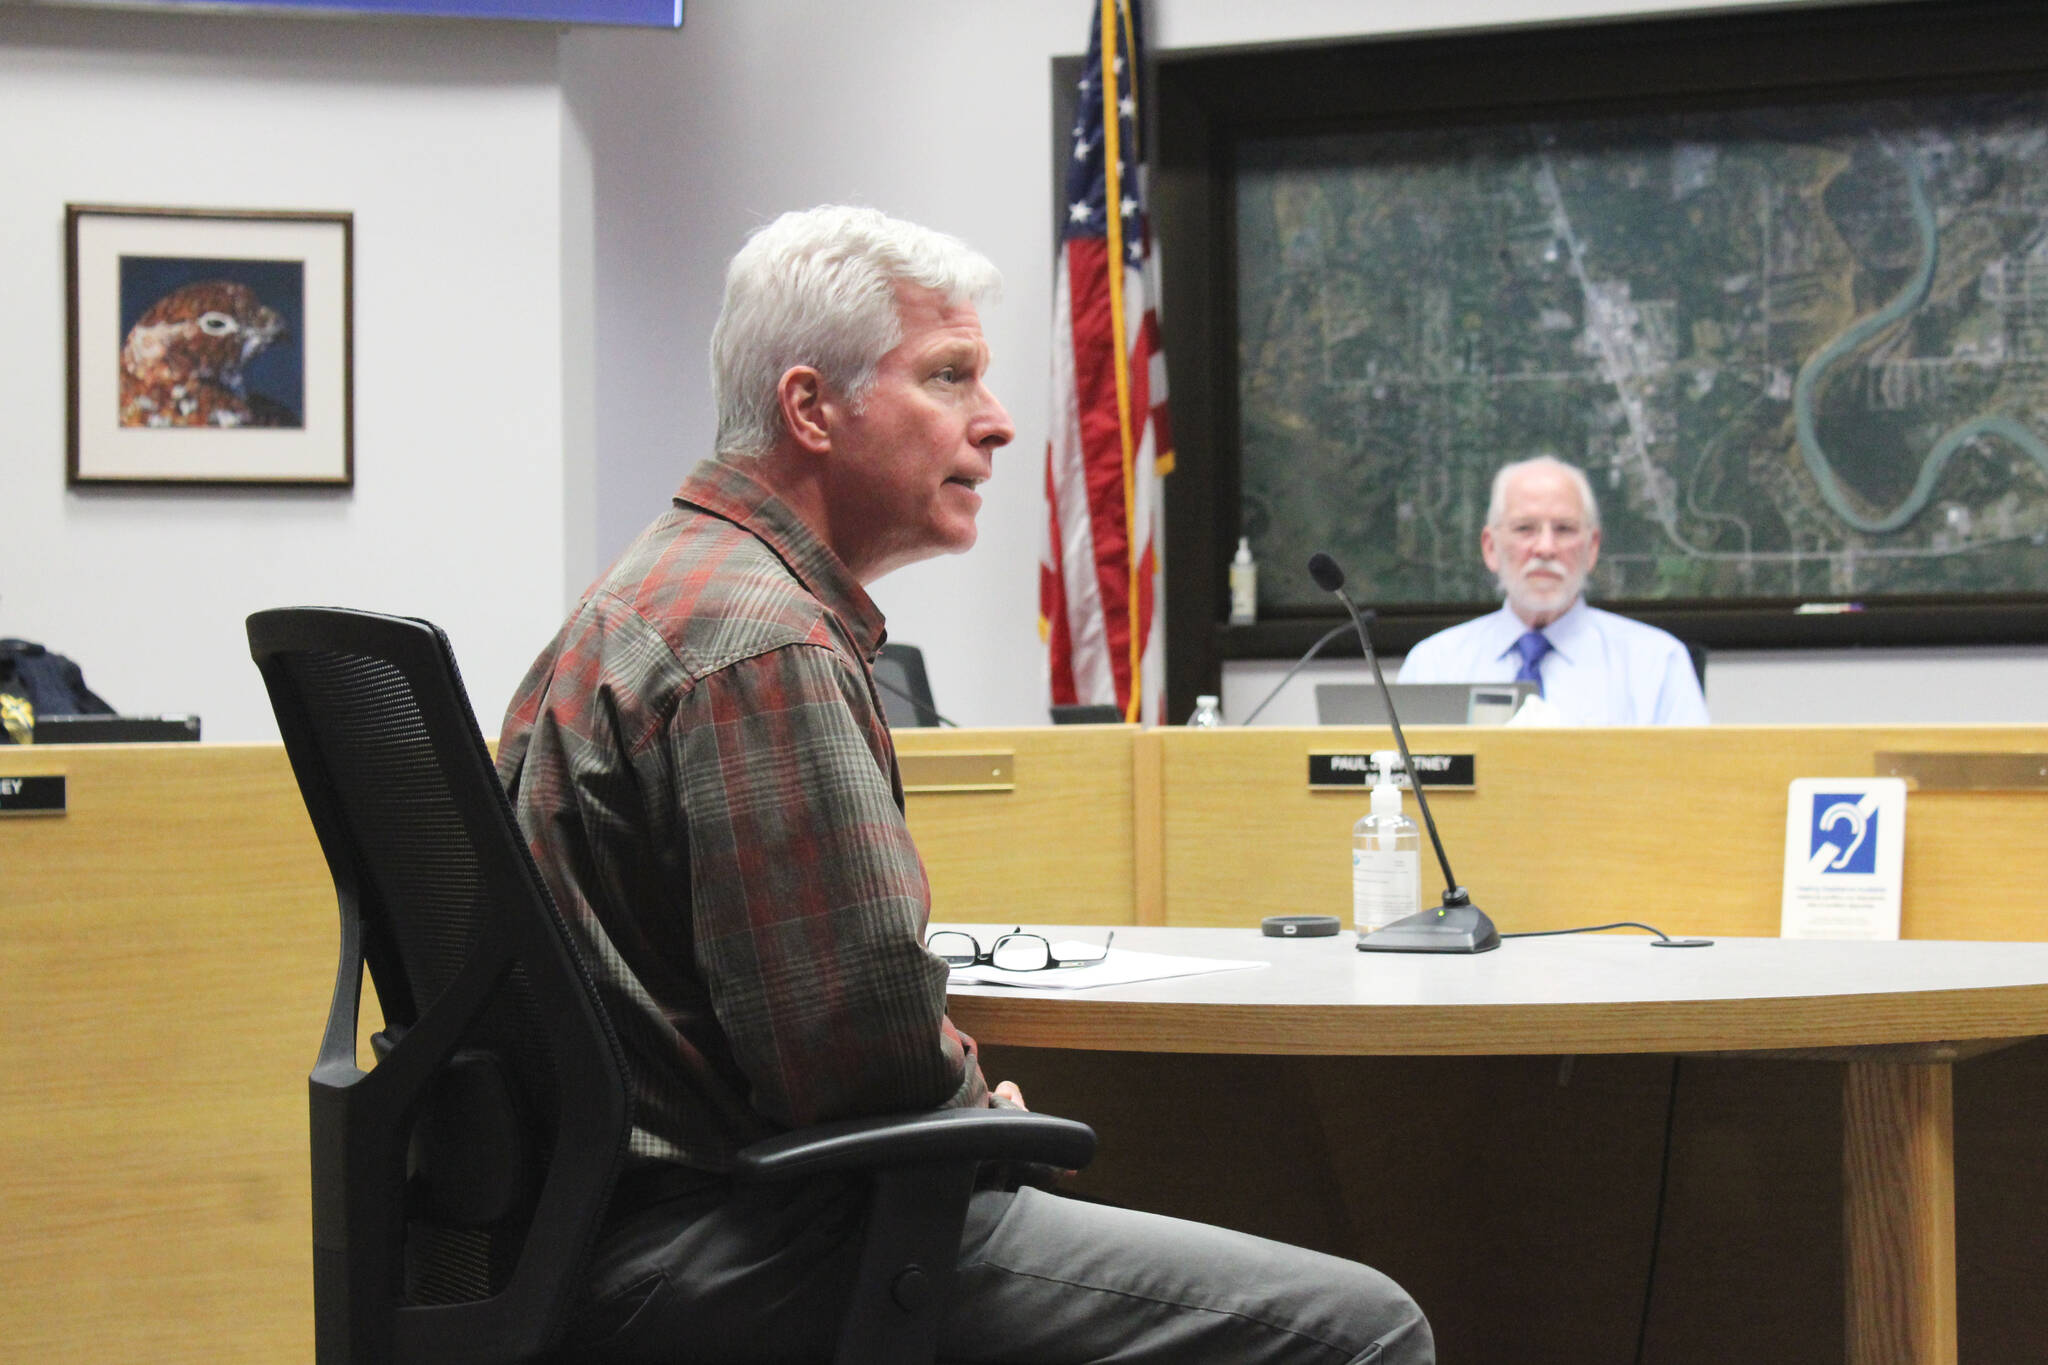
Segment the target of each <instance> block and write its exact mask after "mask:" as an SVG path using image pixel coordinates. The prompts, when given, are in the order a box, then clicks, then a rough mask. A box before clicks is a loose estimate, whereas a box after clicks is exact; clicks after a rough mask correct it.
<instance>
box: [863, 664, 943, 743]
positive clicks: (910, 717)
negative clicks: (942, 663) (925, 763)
mask: <svg viewBox="0 0 2048 1365" xmlns="http://www.w3.org/2000/svg"><path fill="white" fill-rule="evenodd" d="M875 681H876V682H877V683H879V684H880V685H881V689H882V718H883V719H884V720H886V721H888V722H889V724H890V725H891V726H892V727H895V728H897V729H902V728H904V727H915V726H920V725H925V726H930V725H937V724H938V723H939V713H938V709H937V707H936V706H935V705H934V704H933V702H932V683H931V679H930V678H929V677H928V676H927V675H926V674H925V671H924V651H923V650H921V649H919V648H918V647H917V646H916V645H898V644H887V645H883V646H882V648H881V652H880V653H878V654H877V655H876V656H875Z"/></svg>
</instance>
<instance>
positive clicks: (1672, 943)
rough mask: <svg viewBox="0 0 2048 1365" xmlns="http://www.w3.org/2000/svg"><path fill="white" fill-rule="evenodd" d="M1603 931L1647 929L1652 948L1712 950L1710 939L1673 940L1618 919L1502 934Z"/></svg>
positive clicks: (1541, 935)
mask: <svg viewBox="0 0 2048 1365" xmlns="http://www.w3.org/2000/svg"><path fill="white" fill-rule="evenodd" d="M1602 929H1647V930H1649V931H1650V932H1651V933H1653V934H1655V935H1656V936H1657V937H1656V938H1654V939H1652V940H1650V946H1651V947H1652V948H1711V947H1713V946H1714V940H1712V939H1710V938H1673V937H1671V935H1669V934H1667V933H1665V932H1664V931H1663V930H1662V929H1659V928H1658V927H1657V926H1656V925H1654V924H1644V923H1643V922H1642V921H1641V920H1633V919H1618V920H1616V921H1615V922H1614V923H1612V924H1581V925H1579V926H1578V927H1577V928H1575V929H1524V930H1522V931H1521V932H1520V933H1516V934H1502V935H1501V937H1502V938H1550V937H1552V936H1554V935H1557V934H1597V933H1599V932H1600V931H1601V930H1602Z"/></svg>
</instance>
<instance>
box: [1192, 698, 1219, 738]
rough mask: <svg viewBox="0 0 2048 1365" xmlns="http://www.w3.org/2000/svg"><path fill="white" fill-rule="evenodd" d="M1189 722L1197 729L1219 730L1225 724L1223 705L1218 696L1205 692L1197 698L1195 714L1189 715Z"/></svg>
mask: <svg viewBox="0 0 2048 1365" xmlns="http://www.w3.org/2000/svg"><path fill="white" fill-rule="evenodd" d="M1188 724H1189V725H1190V726H1192V727H1193V728H1194V729H1197V730H1218V729H1221V728H1222V726H1223V707H1222V704H1221V703H1220V702H1218V701H1217V699H1216V698H1214V697H1212V696H1209V695H1208V694H1206V693H1204V694H1203V695H1202V696H1199V697H1196V698H1195V714H1193V715H1192V716H1189V717H1188Z"/></svg>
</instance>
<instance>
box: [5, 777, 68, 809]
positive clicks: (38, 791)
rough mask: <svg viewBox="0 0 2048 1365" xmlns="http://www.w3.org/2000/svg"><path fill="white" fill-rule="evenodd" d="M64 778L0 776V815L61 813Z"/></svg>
mask: <svg viewBox="0 0 2048 1365" xmlns="http://www.w3.org/2000/svg"><path fill="white" fill-rule="evenodd" d="M63 813H64V779H63V777H62V776H61V775H60V776H55V777H0V815H62V814H63Z"/></svg>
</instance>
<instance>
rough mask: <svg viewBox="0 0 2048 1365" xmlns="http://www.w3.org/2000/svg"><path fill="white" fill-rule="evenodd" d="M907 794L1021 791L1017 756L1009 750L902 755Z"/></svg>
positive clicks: (899, 757)
mask: <svg viewBox="0 0 2048 1365" xmlns="http://www.w3.org/2000/svg"><path fill="white" fill-rule="evenodd" d="M896 766H897V767H898V768H899V769H901V770H902V773H903V790H904V791H905V792H1007V791H1015V790H1016V789H1017V755H1016V754H1015V753H1014V752H1013V751H1011V750H1008V749H1003V750H991V751H989V752H987V753H978V754H898V755H897V756H896Z"/></svg>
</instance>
